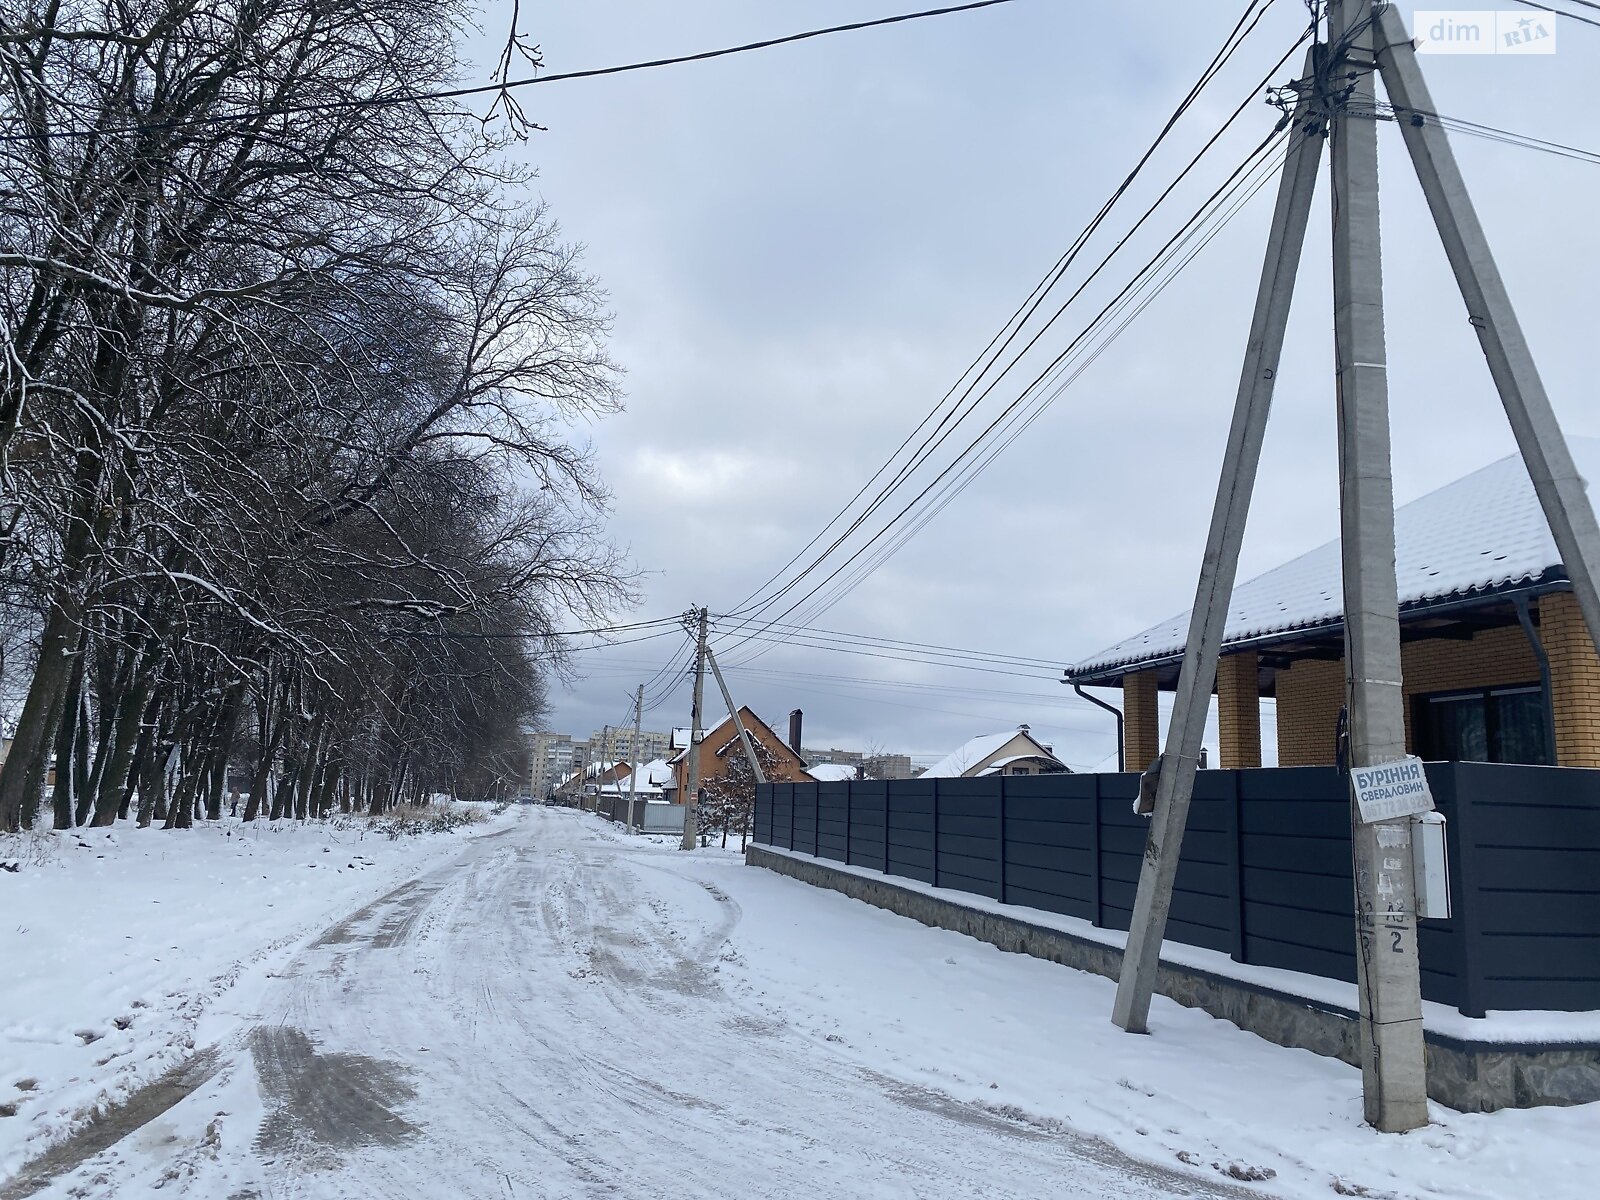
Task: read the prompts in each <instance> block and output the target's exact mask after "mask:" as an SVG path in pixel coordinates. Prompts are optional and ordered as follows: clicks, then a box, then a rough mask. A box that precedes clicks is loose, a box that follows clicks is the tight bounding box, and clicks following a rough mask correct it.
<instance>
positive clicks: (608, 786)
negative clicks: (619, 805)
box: [600, 758, 672, 800]
mask: <svg viewBox="0 0 1600 1200" xmlns="http://www.w3.org/2000/svg"><path fill="white" fill-rule="evenodd" d="M617 765H618V766H619V767H620V768H622V769H621V771H620V772H619V773H618V774H617V775H616V777H615V778H614V779H612V780H610V781H609V782H607V783H604V784H602V785H601V787H600V792H601V794H602V795H618V796H627V795H629V794H630V793H631V794H632V795H634V796H637V797H638V798H640V799H642V800H660V799H662V797H663V794H664V792H665V791H666V790H667V788H669V787H670V786H671V784H672V766H671V764H669V763H668V762H667V760H666V759H664V758H657V759H654V760H652V761H650V762H647V763H644V764H643V765H642V766H640V768H639V778H638V779H637V780H635V779H634V778H633V772H632V771H631V770H630V769H629V767H628V764H627V763H618V764H617Z"/></svg>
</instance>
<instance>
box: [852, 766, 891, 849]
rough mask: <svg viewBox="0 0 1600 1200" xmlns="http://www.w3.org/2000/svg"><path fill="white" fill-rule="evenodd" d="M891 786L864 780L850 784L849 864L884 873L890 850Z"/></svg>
mask: <svg viewBox="0 0 1600 1200" xmlns="http://www.w3.org/2000/svg"><path fill="white" fill-rule="evenodd" d="M888 805H889V792H888V784H886V783H885V782H884V781H883V780H881V779H861V780H857V781H856V782H854V783H852V784H850V850H849V858H848V859H847V860H846V861H848V862H851V863H854V864H855V865H857V866H862V867H876V868H877V869H878V870H880V871H881V870H883V864H884V856H885V854H886V852H887V848H888V828H887V825H886V824H885V818H886V817H887V815H888Z"/></svg>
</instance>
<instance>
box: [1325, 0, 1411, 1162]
mask: <svg viewBox="0 0 1600 1200" xmlns="http://www.w3.org/2000/svg"><path fill="white" fill-rule="evenodd" d="M1373 26H1374V19H1373V11H1372V0H1331V2H1330V4H1329V6H1328V39H1329V42H1330V43H1331V44H1332V45H1333V46H1334V47H1336V48H1342V51H1343V52H1342V54H1340V55H1339V56H1338V57H1336V58H1335V60H1334V62H1333V64H1332V65H1333V70H1332V79H1331V85H1330V88H1335V87H1336V88H1341V89H1344V88H1348V90H1347V91H1345V95H1344V99H1343V102H1342V103H1336V104H1335V105H1334V107H1333V110H1332V112H1331V114H1330V115H1331V122H1330V130H1329V143H1328V145H1329V152H1330V155H1331V157H1332V174H1333V327H1334V342H1335V346H1334V353H1335V370H1336V372H1337V397H1338V420H1339V525H1340V531H1341V544H1342V548H1343V564H1344V613H1345V622H1344V645H1345V691H1346V695H1347V696H1348V702H1349V712H1350V765H1351V766H1352V767H1366V766H1371V765H1373V764H1375V763H1385V762H1394V761H1396V760H1398V759H1401V758H1404V757H1405V753H1406V726H1405V701H1404V693H1403V691H1402V688H1401V682H1400V597H1399V589H1398V586H1397V585H1396V582H1395V566H1394V554H1395V552H1394V480H1393V477H1392V473H1391V469H1390V457H1389V380H1388V367H1387V362H1388V360H1387V357H1386V348H1385V340H1384V329H1383V257H1382V246H1381V243H1380V239H1379V232H1378V123H1377V119H1376V110H1377V105H1376V100H1377V96H1376V89H1375V81H1374V72H1373V69H1372V63H1373V47H1374V44H1375V40H1376V39H1375V38H1374V36H1373V32H1374V29H1373ZM1351 811H1352V815H1351V837H1352V843H1353V852H1354V855H1355V902H1356V940H1357V946H1356V950H1357V953H1356V975H1357V983H1358V984H1359V986H1360V995H1361V1030H1360V1038H1361V1047H1360V1050H1361V1083H1362V1096H1363V1099H1364V1102H1365V1108H1366V1117H1367V1120H1368V1121H1369V1122H1370V1123H1371V1124H1372V1125H1373V1126H1374V1127H1375V1128H1377V1129H1381V1130H1384V1131H1387V1132H1395V1131H1399V1130H1406V1129H1415V1128H1417V1127H1419V1126H1422V1125H1426V1124H1427V1123H1428V1086H1427V1068H1426V1064H1425V1059H1424V1051H1423V1041H1422V976H1421V966H1420V961H1419V959H1418V957H1417V916H1416V913H1417V902H1416V881H1415V880H1414V879H1413V877H1412V867H1411V819H1410V818H1409V817H1401V818H1399V819H1397V820H1392V821H1378V822H1373V823H1370V824H1369V823H1363V822H1362V821H1361V820H1360V819H1359V817H1358V816H1357V814H1356V813H1355V809H1354V806H1353V804H1352V810H1351Z"/></svg>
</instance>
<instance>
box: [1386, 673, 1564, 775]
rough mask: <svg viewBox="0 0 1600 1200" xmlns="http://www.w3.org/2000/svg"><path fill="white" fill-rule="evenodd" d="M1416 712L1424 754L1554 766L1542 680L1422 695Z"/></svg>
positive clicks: (1457, 759)
mask: <svg viewBox="0 0 1600 1200" xmlns="http://www.w3.org/2000/svg"><path fill="white" fill-rule="evenodd" d="M1412 716H1413V719H1414V728H1415V730H1416V743H1417V751H1418V753H1419V754H1420V755H1421V756H1422V757H1423V758H1427V759H1435V760H1445V761H1448V762H1497V763H1530V764H1534V765H1547V766H1548V765H1551V763H1550V754H1549V739H1548V736H1547V726H1546V721H1547V715H1546V708H1545V703H1544V692H1543V690H1542V689H1541V688H1540V687H1539V686H1538V685H1530V686H1519V687H1504V688H1485V689H1484V690H1482V691H1475V692H1443V693H1439V694H1436V695H1430V696H1418V697H1417V698H1416V700H1415V707H1414V708H1413V710H1412Z"/></svg>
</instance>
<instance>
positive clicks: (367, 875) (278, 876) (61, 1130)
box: [0, 809, 519, 1177]
mask: <svg viewBox="0 0 1600 1200" xmlns="http://www.w3.org/2000/svg"><path fill="white" fill-rule="evenodd" d="M518 816H519V814H518V813H517V811H516V810H514V809H513V810H509V811H507V812H506V813H503V814H501V815H499V816H497V817H494V818H491V819H490V820H488V821H485V822H482V823H479V824H475V825H471V826H468V827H465V828H461V829H458V830H456V831H455V832H453V833H449V834H443V835H425V836H399V837H394V836H390V834H389V832H388V831H387V830H381V829H374V828H373V826H372V825H371V824H370V823H369V822H368V821H367V820H366V818H364V817H345V818H335V819H332V820H330V821H327V822H307V823H305V824H300V823H298V822H292V821H280V822H278V823H276V824H272V823H268V822H265V821H260V822H256V823H255V824H253V825H249V826H247V825H244V824H242V823H241V822H238V821H234V820H226V821H221V822H216V823H212V824H203V825H198V826H196V827H195V828H193V829H189V830H161V829H155V828H151V829H134V828H131V827H129V826H127V825H120V826H118V827H116V828H113V829H94V830H90V829H84V830H74V831H70V832H62V833H33V834H23V835H19V836H11V837H6V838H3V839H0V861H9V862H10V863H13V864H16V865H17V867H18V869H17V870H16V871H15V872H13V871H11V870H9V869H8V870H4V871H0V911H3V912H4V913H5V922H4V925H3V927H0V962H3V963H4V964H5V972H4V975H3V976H0V1177H4V1176H6V1175H9V1174H10V1173H12V1172H14V1171H15V1170H16V1169H17V1168H18V1167H19V1166H20V1165H21V1164H22V1163H23V1162H24V1161H26V1160H27V1159H28V1158H31V1157H32V1156H33V1155H34V1154H36V1153H38V1152H39V1151H40V1150H41V1149H42V1148H43V1146H44V1145H45V1144H46V1143H47V1142H50V1141H54V1140H57V1139H58V1138H60V1137H61V1136H63V1135H64V1134H66V1133H67V1132H68V1131H69V1130H70V1129H72V1128H73V1127H75V1126H76V1125H78V1124H79V1123H81V1122H82V1121H83V1120H84V1119H85V1118H86V1117H87V1116H89V1115H90V1114H91V1113H92V1112H94V1111H95V1110H96V1109H97V1108H100V1107H102V1106H104V1105H106V1104H109V1103H114V1102H116V1101H118V1100H120V1099H122V1098H123V1097H125V1096H127V1095H128V1094H129V1093H130V1092H132V1091H134V1090H135V1089H137V1088H139V1087H141V1086H142V1085H144V1084H146V1083H148V1082H150V1081H151V1080H152V1079H154V1078H156V1077H157V1076H159V1075H160V1074H162V1073H163V1072H164V1071H165V1070H167V1069H168V1068H169V1067H171V1066H173V1065H174V1064H176V1063H178V1062H180V1061H181V1060H182V1059H184V1058H185V1057H186V1056H187V1055H188V1054H189V1052H190V1051H191V1050H193V1048H194V1047H195V1046H197V1045H205V1044H208V1043H209V1042H212V1041H215V1040H217V1039H218V1038H220V1037H223V1036H226V1034H227V1033H228V1032H231V1029H232V1027H233V1025H234V1024H236V1023H237V1022H238V1021H239V1020H241V1019H242V1018H243V1016H244V1015H245V1014H247V1013H248V1011H249V1009H250V1006H251V1005H252V1003H253V1002H254V997H255V996H256V994H257V993H258V992H259V989H260V986H261V984H262V983H263V982H265V980H267V979H269V978H270V977H271V974H272V973H273V971H274V969H275V968H277V967H278V966H280V965H281V964H282V963H284V962H286V961H287V960H288V959H289V958H290V957H292V956H293V954H294V953H295V952H296V950H298V949H299V948H300V946H302V945H303V944H304V943H306V942H307V941H308V940H310V939H311V938H312V937H314V936H315V935H316V934H317V933H318V932H320V931H321V930H322V929H323V928H325V927H326V926H327V925H329V924H330V923H332V922H333V921H334V920H335V919H337V918H338V917H340V916H342V915H344V914H345V913H347V912H349V911H350V910H351V909H352V908H356V907H359V906H360V905H362V904H365V903H367V902H368V901H369V900H371V899H373V898H375V897H377V896H379V895H381V894H383V893H384V892H386V891H388V890H389V889H391V888H393V887H394V886H395V885H396V884H398V883H399V882H401V881H402V880H404V879H407V878H410V877H412V876H414V875H417V874H419V873H420V872H422V871H424V870H426V869H427V868H428V867H430V866H432V865H434V864H436V863H438V862H439V861H440V860H442V859H444V858H446V857H448V856H449V855H450V854H452V853H454V852H456V851H457V850H459V848H460V846H461V842H462V839H463V838H464V837H477V836H483V835H485V834H489V833H494V832H497V831H498V830H500V829H503V828H505V827H506V823H507V822H508V821H513V820H516V819H517V817H518Z"/></svg>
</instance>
